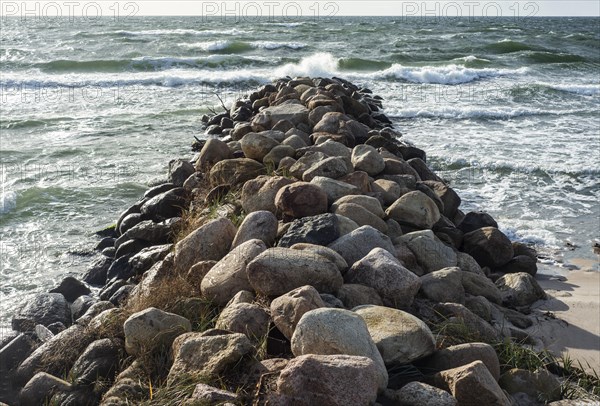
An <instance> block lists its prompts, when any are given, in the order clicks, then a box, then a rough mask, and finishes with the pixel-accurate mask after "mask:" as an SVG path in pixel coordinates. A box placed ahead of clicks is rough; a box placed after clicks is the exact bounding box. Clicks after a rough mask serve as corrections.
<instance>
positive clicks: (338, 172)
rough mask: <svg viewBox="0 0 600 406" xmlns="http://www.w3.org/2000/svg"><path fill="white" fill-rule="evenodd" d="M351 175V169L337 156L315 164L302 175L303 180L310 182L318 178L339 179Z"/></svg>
mask: <svg viewBox="0 0 600 406" xmlns="http://www.w3.org/2000/svg"><path fill="white" fill-rule="evenodd" d="M348 173H350V168H348V165H346V162H345V161H344V160H343V159H342V158H339V157H337V156H332V157H328V158H325V159H323V160H322V161H319V162H315V163H314V164H312V165H311V166H310V167H309V168H308V169H306V170H305V171H304V173H303V174H302V180H303V181H305V182H310V181H311V180H312V179H313V178H314V177H316V176H322V177H325V178H331V179H338V178H341V177H342V176H344V175H347V174H348Z"/></svg>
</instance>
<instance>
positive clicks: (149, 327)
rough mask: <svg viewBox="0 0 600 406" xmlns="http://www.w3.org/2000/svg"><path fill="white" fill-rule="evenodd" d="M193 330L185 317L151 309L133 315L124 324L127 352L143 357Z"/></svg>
mask: <svg viewBox="0 0 600 406" xmlns="http://www.w3.org/2000/svg"><path fill="white" fill-rule="evenodd" d="M191 330H192V325H191V324H190V321H189V320H188V319H186V318H185V317H181V316H178V315H176V314H173V313H168V312H165V311H162V310H159V309H156V308H154V307H150V308H148V309H145V310H142V311H140V312H137V313H134V314H132V315H131V316H129V318H128V319H127V320H126V321H125V323H124V324H123V332H124V334H125V350H126V351H127V353H128V354H130V355H141V354H143V353H144V352H146V351H152V350H154V349H155V348H158V347H160V346H165V345H171V342H172V341H173V340H174V339H175V337H177V336H179V335H181V334H183V333H185V332H188V331H191Z"/></svg>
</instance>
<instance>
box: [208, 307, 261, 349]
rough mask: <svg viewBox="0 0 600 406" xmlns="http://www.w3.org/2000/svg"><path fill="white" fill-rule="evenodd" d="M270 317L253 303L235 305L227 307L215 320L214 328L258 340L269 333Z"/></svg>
mask: <svg viewBox="0 0 600 406" xmlns="http://www.w3.org/2000/svg"><path fill="white" fill-rule="evenodd" d="M270 322H271V320H270V315H269V313H268V312H267V311H265V309H263V308H262V307H261V306H259V305H257V304H254V303H237V304H233V305H231V306H227V307H226V308H225V309H223V311H222V312H221V314H220V315H219V318H218V319H217V323H216V325H215V328H218V329H222V330H227V331H231V332H234V333H242V334H246V335H247V336H248V337H249V338H251V339H253V340H260V339H262V338H263V337H265V336H266V335H267V333H268V332H269V324H270Z"/></svg>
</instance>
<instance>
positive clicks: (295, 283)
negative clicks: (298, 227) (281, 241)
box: [246, 247, 343, 296]
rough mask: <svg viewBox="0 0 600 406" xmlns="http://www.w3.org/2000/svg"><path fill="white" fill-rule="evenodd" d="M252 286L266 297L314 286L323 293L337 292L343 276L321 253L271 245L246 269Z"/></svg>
mask: <svg viewBox="0 0 600 406" xmlns="http://www.w3.org/2000/svg"><path fill="white" fill-rule="evenodd" d="M246 272H247V274H248V280H249V281H250V285H251V286H252V288H253V289H254V290H255V291H256V292H257V293H260V294H263V295H266V296H281V295H283V294H284V293H287V292H289V291H290V290H292V289H295V288H298V287H300V286H304V285H312V286H314V288H315V289H317V290H318V291H319V292H322V293H335V292H337V291H338V289H339V288H340V286H342V283H343V278H342V274H341V273H340V271H339V269H338V267H337V266H336V264H335V263H333V262H332V261H329V260H328V259H326V258H325V257H323V256H321V255H316V254H314V253H311V252H309V251H304V250H294V249H291V248H279V247H276V248H270V249H268V250H266V251H264V252H263V253H261V254H260V255H258V256H257V257H256V258H255V259H254V260H253V261H252V262H250V263H249V264H248V266H247V268H246Z"/></svg>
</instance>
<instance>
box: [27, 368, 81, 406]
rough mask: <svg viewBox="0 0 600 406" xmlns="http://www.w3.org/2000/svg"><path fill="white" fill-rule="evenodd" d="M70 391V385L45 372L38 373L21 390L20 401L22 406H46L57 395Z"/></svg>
mask: <svg viewBox="0 0 600 406" xmlns="http://www.w3.org/2000/svg"><path fill="white" fill-rule="evenodd" d="M70 390H71V384H70V383H68V382H66V381H63V380H62V379H60V378H57V377H55V376H52V375H50V374H47V373H45V372H38V373H37V374H36V375H35V376H34V377H33V378H31V380H30V381H29V382H27V385H25V387H24V388H23V389H21V393H20V394H19V401H20V404H22V405H44V404H47V402H49V401H50V398H52V396H53V395H54V394H55V393H58V392H68V391H70Z"/></svg>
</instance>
